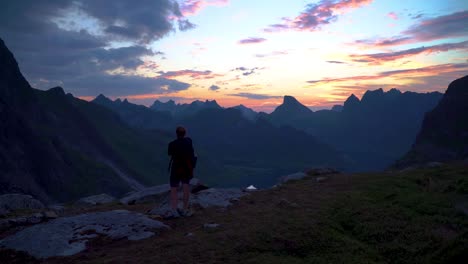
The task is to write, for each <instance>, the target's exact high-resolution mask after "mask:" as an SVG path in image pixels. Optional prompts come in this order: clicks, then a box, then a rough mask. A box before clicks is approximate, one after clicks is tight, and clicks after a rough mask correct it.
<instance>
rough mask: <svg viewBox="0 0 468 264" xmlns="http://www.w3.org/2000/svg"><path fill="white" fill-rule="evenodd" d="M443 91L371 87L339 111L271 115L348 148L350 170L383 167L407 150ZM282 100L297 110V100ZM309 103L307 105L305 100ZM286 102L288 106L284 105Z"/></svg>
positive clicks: (282, 108)
mask: <svg viewBox="0 0 468 264" xmlns="http://www.w3.org/2000/svg"><path fill="white" fill-rule="evenodd" d="M441 97H442V94H440V93H427V94H419V93H414V92H405V93H402V92H400V91H399V90H397V89H392V90H390V91H388V92H384V91H383V90H382V89H378V90H375V91H367V92H366V93H365V94H364V96H363V97H362V99H361V100H359V99H358V98H357V97H356V96H355V95H351V96H350V97H349V98H348V99H347V100H346V101H345V103H344V106H343V108H342V109H341V111H333V110H322V111H317V112H312V111H311V112H310V113H307V111H303V113H302V114H299V116H300V117H299V118H298V117H297V116H296V117H295V116H289V117H288V115H284V117H281V118H279V117H278V115H274V113H275V112H276V111H275V112H273V113H272V114H271V115H270V116H267V118H268V119H269V120H271V121H272V122H273V123H274V124H276V125H290V126H293V127H295V128H297V129H301V130H303V131H306V132H307V133H309V134H311V135H313V136H314V137H315V138H317V139H318V140H320V141H323V142H325V143H327V144H329V145H331V146H333V147H334V148H335V149H337V150H339V151H342V152H344V153H345V154H346V155H347V157H348V158H349V159H350V161H351V162H352V163H353V165H352V166H351V169H352V170H380V169H384V168H385V167H387V166H389V165H390V164H391V163H392V162H394V161H395V160H396V159H398V157H401V155H403V154H404V153H406V152H407V151H408V149H409V148H410V147H411V144H412V142H413V141H414V139H415V137H416V134H417V133H418V131H419V129H420V126H421V122H422V120H423V117H424V114H425V113H426V112H427V111H430V110H432V109H433V108H434V107H435V105H436V104H437V103H438V101H439V100H440V98H441ZM287 106H288V105H287V104H284V103H283V105H281V106H279V107H278V108H281V112H293V111H294V109H297V108H298V107H297V106H294V107H291V108H290V109H288V108H287ZM304 107H305V106H304ZM284 108H287V109H286V110H285V109H284Z"/></svg>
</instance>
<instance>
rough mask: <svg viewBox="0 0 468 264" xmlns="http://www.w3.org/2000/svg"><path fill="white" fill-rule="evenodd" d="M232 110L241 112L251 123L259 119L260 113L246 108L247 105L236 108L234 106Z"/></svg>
mask: <svg viewBox="0 0 468 264" xmlns="http://www.w3.org/2000/svg"><path fill="white" fill-rule="evenodd" d="M231 108H234V109H238V110H239V111H241V113H242V115H243V116H244V117H245V118H247V119H248V120H251V121H254V120H256V119H257V117H258V113H257V112H255V111H254V110H252V109H250V108H248V107H246V106H245V105H243V104H240V105H236V106H233V107H231Z"/></svg>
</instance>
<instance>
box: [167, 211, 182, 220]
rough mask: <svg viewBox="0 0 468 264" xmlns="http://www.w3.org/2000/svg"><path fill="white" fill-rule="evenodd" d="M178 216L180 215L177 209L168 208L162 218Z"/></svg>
mask: <svg viewBox="0 0 468 264" xmlns="http://www.w3.org/2000/svg"><path fill="white" fill-rule="evenodd" d="M179 217H180V214H179V212H178V210H170V211H167V212H166V213H165V214H164V215H163V219H175V218H179Z"/></svg>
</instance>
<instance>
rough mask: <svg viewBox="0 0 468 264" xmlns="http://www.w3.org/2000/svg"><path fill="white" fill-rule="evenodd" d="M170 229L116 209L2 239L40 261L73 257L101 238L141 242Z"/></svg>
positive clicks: (68, 218)
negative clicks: (57, 257)
mask: <svg viewBox="0 0 468 264" xmlns="http://www.w3.org/2000/svg"><path fill="white" fill-rule="evenodd" d="M160 229H169V227H168V226H166V225H164V224H163V223H161V222H159V221H156V220H152V219H150V218H148V217H146V216H145V215H143V214H139V213H134V212H129V211H126V210H116V211H110V212H99V213H89V214H82V215H77V216H72V217H64V218H58V219H55V220H52V221H50V222H47V223H43V224H38V225H35V226H32V227H29V228H26V229H24V230H22V231H19V232H18V233H16V234H14V235H12V236H9V237H7V238H4V239H3V240H0V246H2V247H6V248H10V249H15V250H21V251H26V252H28V253H29V254H30V255H32V256H34V257H37V258H48V257H52V256H70V255H73V254H76V253H79V252H81V251H83V250H85V249H86V243H87V241H88V240H89V239H92V238H95V237H97V236H98V235H104V236H108V237H110V238H112V239H122V238H127V239H129V240H141V239H145V238H148V237H151V236H153V235H155V232H156V231H157V230H160Z"/></svg>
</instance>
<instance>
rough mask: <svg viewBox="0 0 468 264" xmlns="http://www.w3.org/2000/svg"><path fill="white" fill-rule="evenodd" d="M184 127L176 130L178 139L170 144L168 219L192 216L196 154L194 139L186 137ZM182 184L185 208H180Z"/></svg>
mask: <svg viewBox="0 0 468 264" xmlns="http://www.w3.org/2000/svg"><path fill="white" fill-rule="evenodd" d="M185 134H186V130H185V128H184V127H181V126H179V127H177V128H176V135H177V139H176V140H174V141H172V142H170V143H169V146H168V155H169V156H171V163H170V166H169V168H170V178H169V182H170V186H171V195H170V200H171V209H172V211H171V214H172V215H170V216H169V217H168V218H174V217H179V216H190V215H192V212H191V211H190V209H189V199H190V186H189V183H190V180H191V179H192V178H193V169H194V167H195V164H194V163H195V154H194V152H195V151H194V149H193V145H192V139H191V138H189V137H186V136H185ZM180 183H182V189H183V208H182V209H180V208H179V207H178V200H179V199H178V192H177V190H178V188H179V186H180Z"/></svg>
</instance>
